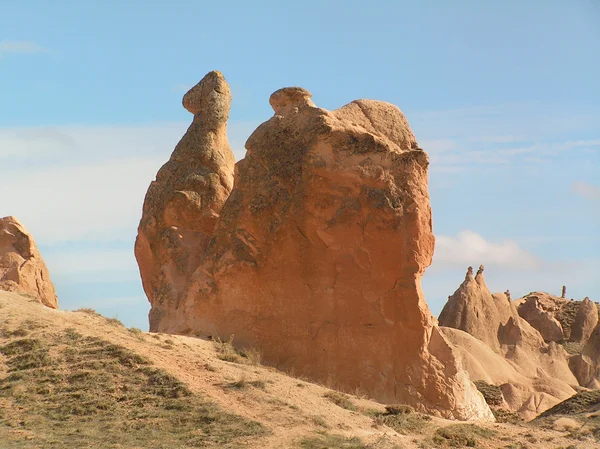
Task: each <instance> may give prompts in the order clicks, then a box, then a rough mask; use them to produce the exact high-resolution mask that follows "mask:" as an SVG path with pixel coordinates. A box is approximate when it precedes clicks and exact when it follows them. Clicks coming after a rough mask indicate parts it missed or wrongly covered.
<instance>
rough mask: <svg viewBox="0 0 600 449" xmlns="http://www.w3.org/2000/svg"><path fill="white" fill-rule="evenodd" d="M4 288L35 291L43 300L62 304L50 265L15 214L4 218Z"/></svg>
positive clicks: (0, 267)
mask: <svg viewBox="0 0 600 449" xmlns="http://www.w3.org/2000/svg"><path fill="white" fill-rule="evenodd" d="M0 290H6V291H9V292H18V293H26V294H30V295H34V296H35V297H36V298H38V299H39V301H40V302H41V303H42V304H44V305H46V306H48V307H51V308H53V309H56V308H57V307H58V298H57V297H56V292H55V290H54V285H53V284H52V281H51V280H50V274H49V273H48V268H46V264H45V263H44V261H43V260H42V256H41V255H40V252H39V251H38V249H37V246H36V245H35V242H34V240H33V237H32V236H31V235H30V234H29V233H28V232H27V230H26V229H25V228H24V227H23V225H22V224H21V223H19V221H18V220H17V219H16V218H15V217H4V218H0Z"/></svg>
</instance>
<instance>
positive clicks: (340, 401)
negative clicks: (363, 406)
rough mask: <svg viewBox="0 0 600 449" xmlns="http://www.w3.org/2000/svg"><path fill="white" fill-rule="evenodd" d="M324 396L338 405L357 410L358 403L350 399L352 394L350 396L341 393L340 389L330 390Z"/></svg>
mask: <svg viewBox="0 0 600 449" xmlns="http://www.w3.org/2000/svg"><path fill="white" fill-rule="evenodd" d="M323 397H325V398H327V399H329V400H330V401H331V402H333V403H334V404H335V405H337V406H338V407H342V408H345V409H346V410H351V411H353V412H355V411H356V410H357V407H356V405H355V404H354V402H352V401H351V400H350V396H348V395H347V394H344V393H341V392H339V391H328V392H327V393H325V394H324V395H323Z"/></svg>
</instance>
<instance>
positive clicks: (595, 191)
mask: <svg viewBox="0 0 600 449" xmlns="http://www.w3.org/2000/svg"><path fill="white" fill-rule="evenodd" d="M571 190H572V191H573V192H574V193H576V194H577V195H580V196H582V197H584V198H588V199H590V200H600V187H598V186H594V185H592V184H587V183H585V182H574V183H573V184H571Z"/></svg>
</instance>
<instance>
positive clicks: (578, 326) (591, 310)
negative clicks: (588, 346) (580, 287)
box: [569, 298, 598, 342]
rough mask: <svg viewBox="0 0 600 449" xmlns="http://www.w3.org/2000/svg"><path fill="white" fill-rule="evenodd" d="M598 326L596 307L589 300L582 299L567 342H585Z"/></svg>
mask: <svg viewBox="0 0 600 449" xmlns="http://www.w3.org/2000/svg"><path fill="white" fill-rule="evenodd" d="M597 324H598V307H596V304H594V303H593V302H592V301H590V299H589V298H584V299H583V301H581V304H580V305H579V310H578V311H577V315H576V316H575V320H574V321H573V324H572V325H571V333H570V335H569V340H571V341H575V342H587V341H588V340H589V338H590V336H591V335H592V332H594V329H595V328H596V325H597Z"/></svg>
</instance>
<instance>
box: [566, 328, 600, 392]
mask: <svg viewBox="0 0 600 449" xmlns="http://www.w3.org/2000/svg"><path fill="white" fill-rule="evenodd" d="M569 366H570V367H571V370H572V371H573V373H574V374H575V377H577V380H578V381H579V384H580V385H582V386H584V387H587V388H594V389H598V388H600V324H597V325H596V327H595V328H594V330H593V331H592V333H591V335H590V337H589V338H588V340H587V343H586V344H585V346H584V348H583V350H582V351H581V353H579V354H574V355H573V356H572V357H571V359H570V360H569Z"/></svg>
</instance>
